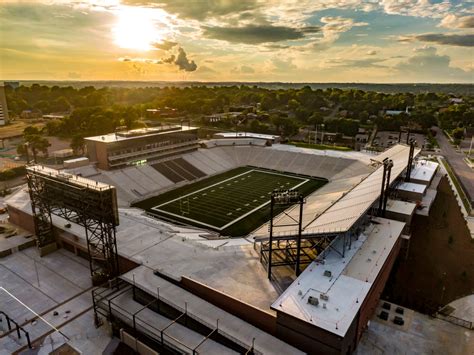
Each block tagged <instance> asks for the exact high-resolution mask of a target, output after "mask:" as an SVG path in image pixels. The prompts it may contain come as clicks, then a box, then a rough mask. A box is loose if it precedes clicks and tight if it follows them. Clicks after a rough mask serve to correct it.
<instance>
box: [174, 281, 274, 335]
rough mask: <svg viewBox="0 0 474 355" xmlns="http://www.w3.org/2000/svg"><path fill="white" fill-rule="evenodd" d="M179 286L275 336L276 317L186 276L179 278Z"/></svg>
mask: <svg viewBox="0 0 474 355" xmlns="http://www.w3.org/2000/svg"><path fill="white" fill-rule="evenodd" d="M181 286H182V287H183V288H184V289H186V290H187V291H189V292H191V293H193V294H195V295H196V296H198V297H200V298H202V299H204V300H206V301H208V302H210V303H212V304H213V305H215V306H217V307H219V308H221V309H223V310H224V311H227V312H229V313H231V314H233V315H234V316H236V317H239V318H241V319H243V320H244V321H246V322H248V323H250V324H252V325H254V326H256V327H258V328H260V329H262V330H264V331H266V332H267V333H270V334H272V335H275V334H276V317H275V316H274V315H273V314H270V313H267V312H265V311H263V310H261V309H259V308H256V307H254V306H252V305H250V304H248V303H245V302H242V301H240V300H238V299H236V298H234V297H232V296H229V295H226V294H225V293H222V292H220V291H218V290H216V289H213V288H211V287H209V286H206V285H204V284H202V283H200V282H198V281H195V280H192V279H190V278H188V277H186V276H182V277H181Z"/></svg>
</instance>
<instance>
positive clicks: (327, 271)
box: [324, 270, 332, 277]
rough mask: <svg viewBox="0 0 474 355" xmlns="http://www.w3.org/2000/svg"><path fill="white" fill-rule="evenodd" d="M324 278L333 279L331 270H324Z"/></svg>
mask: <svg viewBox="0 0 474 355" xmlns="http://www.w3.org/2000/svg"><path fill="white" fill-rule="evenodd" d="M324 276H326V277H331V276H332V272H331V271H330V270H324Z"/></svg>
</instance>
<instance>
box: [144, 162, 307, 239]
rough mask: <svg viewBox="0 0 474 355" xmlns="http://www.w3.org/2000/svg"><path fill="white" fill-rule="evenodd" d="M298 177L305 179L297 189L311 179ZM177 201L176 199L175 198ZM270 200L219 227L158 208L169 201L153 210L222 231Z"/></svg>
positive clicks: (294, 187)
mask: <svg viewBox="0 0 474 355" xmlns="http://www.w3.org/2000/svg"><path fill="white" fill-rule="evenodd" d="M252 171H253V170H252ZM264 173H266V171H264ZM278 175H281V174H278ZM291 177H292V176H291ZM298 179H301V180H303V181H302V182H300V183H299V184H297V185H295V186H293V189H296V188H297V187H300V186H301V185H303V184H305V183H307V182H308V181H309V179H302V178H300V177H298ZM186 196H188V195H185V196H183V197H186ZM183 197H180V198H179V199H181V198H183ZM175 201H176V199H175ZM256 201H257V200H254V202H256ZM170 202H171V201H170ZM270 202H271V201H270V200H268V201H266V202H264V203H262V204H261V205H259V206H257V207H255V208H254V209H253V210H250V211H249V212H247V213H244V214H243V215H241V216H239V217H237V218H236V219H234V220H233V221H230V222H229V223H227V224H226V225H224V226H222V227H217V226H214V225H212V224H208V223H204V222H201V221H198V220H195V219H192V218H189V217H184V216H181V215H179V214H176V213H172V212H168V211H165V210H161V209H159V208H158V207H160V206H163V205H165V204H167V203H165V204H161V205H159V206H156V207H153V208H152V210H155V211H157V212H161V213H164V214H167V215H170V216H174V217H177V218H179V219H184V220H187V221H190V222H193V223H196V224H200V225H202V226H205V227H210V228H213V229H217V230H219V231H221V230H224V229H226V228H227V227H229V226H231V225H232V224H234V223H236V222H238V221H240V220H241V219H244V218H245V217H247V216H249V215H251V214H252V213H254V212H255V211H257V210H259V209H260V208H262V207H264V206H266V205H268V204H269V203H270Z"/></svg>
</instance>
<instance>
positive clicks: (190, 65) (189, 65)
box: [174, 47, 197, 71]
mask: <svg viewBox="0 0 474 355" xmlns="http://www.w3.org/2000/svg"><path fill="white" fill-rule="evenodd" d="M174 64H176V65H177V66H178V67H179V69H180V70H184V71H195V70H196V69H197V65H196V63H195V62H194V60H191V61H190V60H189V59H188V57H187V56H186V52H185V51H184V49H183V48H181V47H180V48H179V50H178V56H177V57H176V60H175V62H174Z"/></svg>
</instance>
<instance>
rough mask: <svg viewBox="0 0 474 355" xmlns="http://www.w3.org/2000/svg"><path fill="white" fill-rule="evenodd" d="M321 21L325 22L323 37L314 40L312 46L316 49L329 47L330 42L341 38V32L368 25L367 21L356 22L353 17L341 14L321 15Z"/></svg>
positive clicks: (322, 28) (322, 30)
mask: <svg viewBox="0 0 474 355" xmlns="http://www.w3.org/2000/svg"><path fill="white" fill-rule="evenodd" d="M320 22H321V23H323V24H324V25H323V26H322V27H321V32H322V34H323V37H322V38H318V39H317V40H315V41H313V43H312V44H311V46H310V47H311V49H314V50H323V49H327V48H328V45H329V44H331V43H333V42H335V41H337V40H338V39H339V37H340V36H341V33H344V32H347V31H349V30H351V29H352V28H353V27H361V26H367V25H368V23H367V22H355V21H354V20H353V19H351V18H345V17H339V16H335V17H332V16H324V17H321V19H320Z"/></svg>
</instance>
